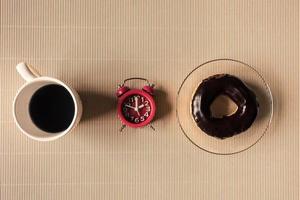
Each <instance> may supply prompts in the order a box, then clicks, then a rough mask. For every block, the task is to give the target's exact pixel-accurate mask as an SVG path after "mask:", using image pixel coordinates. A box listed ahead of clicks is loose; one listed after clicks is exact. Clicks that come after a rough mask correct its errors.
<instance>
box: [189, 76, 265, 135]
mask: <svg viewBox="0 0 300 200" xmlns="http://www.w3.org/2000/svg"><path fill="white" fill-rule="evenodd" d="M219 95H226V96H228V97H229V98H231V99H232V101H234V102H235V104H236V105H237V107H238V109H237V111H236V112H235V113H234V114H232V115H230V116H223V117H222V118H214V117H213V116H212V113H211V111H210V105H211V104H212V102H213V101H214V99H215V98H216V97H217V96H219ZM258 108H259V104H258V102H257V100H256V96H255V94H254V92H252V91H251V90H250V89H249V88H248V87H247V86H246V85H245V84H244V83H243V82H242V81H241V80H240V79H238V78H237V77H235V76H232V75H229V74H217V75H214V76H210V77H208V78H207V79H205V80H203V81H202V83H201V84H200V85H199V87H198V88H197V90H196V92H195V95H194V97H193V100H192V115H193V117H194V120H195V122H196V123H197V125H198V127H199V128H201V130H203V131H204V132H205V133H207V134H208V135H210V136H214V137H217V138H220V139H224V138H227V137H231V136H234V135H237V134H239V133H241V132H243V131H245V130H247V129H248V128H249V127H250V126H251V125H252V123H253V122H254V120H255V118H256V116H257V113H258Z"/></svg>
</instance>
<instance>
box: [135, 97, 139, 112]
mask: <svg viewBox="0 0 300 200" xmlns="http://www.w3.org/2000/svg"><path fill="white" fill-rule="evenodd" d="M134 100H135V109H136V110H138V107H139V102H138V101H139V100H138V98H137V97H134Z"/></svg>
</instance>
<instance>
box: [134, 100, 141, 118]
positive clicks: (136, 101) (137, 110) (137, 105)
mask: <svg viewBox="0 0 300 200" xmlns="http://www.w3.org/2000/svg"><path fill="white" fill-rule="evenodd" d="M134 100H135V111H136V112H137V114H138V116H141V114H140V112H139V102H138V101H139V99H138V98H137V97H134Z"/></svg>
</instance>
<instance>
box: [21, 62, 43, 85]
mask: <svg viewBox="0 0 300 200" xmlns="http://www.w3.org/2000/svg"><path fill="white" fill-rule="evenodd" d="M16 68H17V71H18V72H19V74H20V75H21V76H22V78H23V79H24V80H25V81H27V82H29V81H32V80H33V79H35V78H38V77H40V76H41V75H40V74H39V73H38V72H37V71H36V70H35V69H34V68H33V67H32V66H30V65H28V64H26V63H24V62H22V63H19V64H17V67H16Z"/></svg>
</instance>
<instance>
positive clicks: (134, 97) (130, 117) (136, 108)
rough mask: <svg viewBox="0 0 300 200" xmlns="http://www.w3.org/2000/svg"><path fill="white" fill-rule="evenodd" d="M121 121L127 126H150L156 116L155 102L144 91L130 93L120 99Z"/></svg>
mask: <svg viewBox="0 0 300 200" xmlns="http://www.w3.org/2000/svg"><path fill="white" fill-rule="evenodd" d="M119 105H120V109H121V113H119V114H121V120H122V121H123V123H124V124H125V125H129V126H131V127H141V126H145V125H147V124H149V123H150V122H151V120H152V119H153V117H154V115H155V110H156V108H155V102H154V100H153V98H152V96H151V95H149V94H148V93H146V92H144V91H142V90H135V91H134V90H133V91H129V92H128V94H124V97H123V98H122V99H120V103H119Z"/></svg>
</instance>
